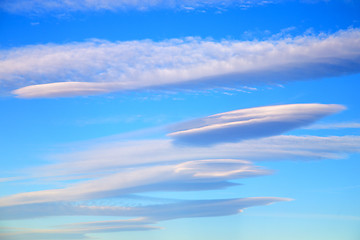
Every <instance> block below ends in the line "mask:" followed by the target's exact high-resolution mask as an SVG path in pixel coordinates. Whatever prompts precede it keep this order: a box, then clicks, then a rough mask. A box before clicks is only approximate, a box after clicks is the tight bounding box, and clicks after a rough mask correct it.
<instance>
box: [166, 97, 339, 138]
mask: <svg viewBox="0 0 360 240" xmlns="http://www.w3.org/2000/svg"><path fill="white" fill-rule="evenodd" d="M344 109H345V107H344V106H341V105H335V104H332V105H331V104H328V105H326V104H290V105H277V106H266V107H258V108H248V109H241V110H235V111H231V112H225V113H219V114H216V115H212V116H209V117H205V118H200V119H196V120H192V121H189V122H186V123H180V124H178V125H176V126H174V127H173V131H174V132H172V133H170V134H169V135H168V136H170V137H172V138H173V139H175V142H176V143H180V144H192V145H210V144H215V143H222V142H236V141H241V140H245V139H252V138H260V137H268V136H273V135H279V134H281V133H284V132H286V131H289V130H292V129H295V128H299V127H303V126H306V125H309V124H311V123H313V122H315V121H317V120H318V119H320V118H322V117H325V116H327V115H331V114H333V113H336V112H338V111H341V110H344Z"/></svg>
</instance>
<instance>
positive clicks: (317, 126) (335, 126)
mask: <svg viewBox="0 0 360 240" xmlns="http://www.w3.org/2000/svg"><path fill="white" fill-rule="evenodd" d="M342 128H360V123H357V122H345V123H327V124H325V123H323V124H314V125H311V126H308V127H306V129H314V130H317V129H342Z"/></svg>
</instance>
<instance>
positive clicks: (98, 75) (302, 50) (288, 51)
mask: <svg viewBox="0 0 360 240" xmlns="http://www.w3.org/2000/svg"><path fill="white" fill-rule="evenodd" d="M359 46H360V30H359V29H348V30H344V31H339V32H337V33H334V34H331V35H326V34H322V35H318V36H298V37H294V38H286V39H280V40H268V41H236V40H222V41H211V40H204V39H199V38H193V37H189V38H185V39H171V40H164V41H160V42H154V41H151V40H143V41H128V42H109V41H102V40H92V41H88V42H82V43H68V44H64V45H56V44H47V45H34V46H25V47H20V48H13V49H9V50H1V52H0V55H1V56H2V57H1V59H0V66H2V67H1V68H0V83H1V84H2V85H3V86H6V89H5V87H3V89H2V91H3V92H4V91H8V90H13V89H16V88H18V89H16V90H14V91H13V93H14V94H15V95H17V96H18V97H22V98H37V97H66V96H78V95H92V94H102V93H109V92H114V91H129V90H140V89H164V88H165V89H169V88H171V89H174V90H179V89H210V88H217V87H234V86H236V87H239V86H241V85H243V86H249V87H251V85H253V84H259V83H282V82H286V81H291V80H298V79H309V78H321V77H331V76H339V75H344V74H351V73H357V72H359V69H360V47H359Z"/></svg>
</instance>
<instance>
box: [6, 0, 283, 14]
mask: <svg viewBox="0 0 360 240" xmlns="http://www.w3.org/2000/svg"><path fill="white" fill-rule="evenodd" d="M272 2H280V0H251V1H248V0H211V1H209V0H142V1H138V0H118V1H113V0H73V1H66V0H32V1H27V0H3V1H2V2H1V4H0V7H1V8H2V9H3V10H5V11H8V12H12V13H37V14H40V13H47V12H73V11H99V10H111V11H116V10H130V9H136V10H150V9H154V8H157V9H158V8H171V9H184V10H187V11H189V10H194V9H196V8H208V7H211V8H223V7H228V6H233V7H241V8H248V7H251V6H256V5H264V4H269V3H272Z"/></svg>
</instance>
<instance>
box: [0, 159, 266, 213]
mask: <svg viewBox="0 0 360 240" xmlns="http://www.w3.org/2000/svg"><path fill="white" fill-rule="evenodd" d="M268 173H269V171H265V170H262V169H258V168H256V167H254V166H252V164H251V163H250V162H246V161H242V160H232V159H217V160H216V159H211V160H198V161H190V162H184V163H181V164H177V165H164V166H154V167H145V168H139V169H136V170H120V171H118V172H117V173H115V174H110V175H108V176H106V177H103V178H100V179H95V180H90V181H85V182H81V183H78V184H74V185H72V186H69V187H67V188H64V189H53V190H45V191H38V192H29V193H20V194H15V195H11V196H7V197H2V198H0V207H1V206H14V205H21V204H33V203H43V202H59V201H77V200H89V199H99V198H106V197H114V196H119V195H124V194H128V193H137V192H144V191H154V190H177V186H178V185H180V188H181V190H186V189H187V188H186V187H187V186H190V188H189V190H192V189H194V188H195V189H196V190H201V189H202V188H205V189H209V188H210V189H213V188H215V189H216V188H219V187H220V188H222V187H224V186H226V184H225V185H224V184H221V183H222V182H224V181H226V180H230V179H238V178H244V177H252V176H261V175H265V174H268ZM209 183H210V184H211V185H209ZM217 183H220V185H219V184H217ZM182 184H184V186H185V187H181V186H182ZM192 185H195V186H192ZM202 185H204V186H205V187H202ZM230 185H231V184H230Z"/></svg>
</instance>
